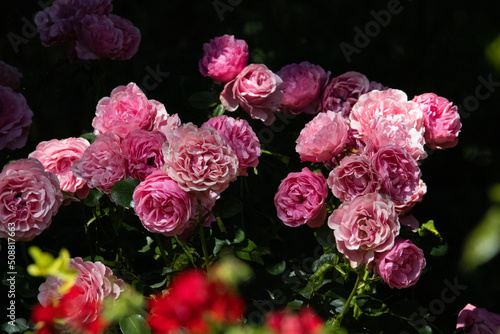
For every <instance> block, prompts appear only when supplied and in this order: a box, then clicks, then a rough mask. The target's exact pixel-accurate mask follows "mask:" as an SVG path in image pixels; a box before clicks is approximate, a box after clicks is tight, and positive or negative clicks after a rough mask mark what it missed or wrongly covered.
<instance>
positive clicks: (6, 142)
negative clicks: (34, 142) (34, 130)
mask: <svg viewBox="0 0 500 334" xmlns="http://www.w3.org/2000/svg"><path fill="white" fill-rule="evenodd" d="M32 118H33V112H32V111H31V109H30V107H29V106H28V104H27V103H26V99H25V98H24V96H23V95H21V94H19V93H16V92H14V91H13V90H12V88H10V87H4V86H0V150H3V149H4V148H8V149H11V150H14V149H18V148H21V147H23V146H24V145H26V141H27V140H28V132H29V128H30V125H31V120H32Z"/></svg>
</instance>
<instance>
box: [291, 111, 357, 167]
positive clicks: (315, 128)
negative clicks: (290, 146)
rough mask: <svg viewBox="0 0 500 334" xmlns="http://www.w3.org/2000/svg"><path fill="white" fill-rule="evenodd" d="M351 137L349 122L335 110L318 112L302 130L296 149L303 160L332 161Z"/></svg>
mask: <svg viewBox="0 0 500 334" xmlns="http://www.w3.org/2000/svg"><path fill="white" fill-rule="evenodd" d="M348 139H349V124H347V122H346V120H345V119H344V117H342V115H340V114H339V113H336V112H333V111H327V112H324V113H319V114H317V115H316V116H315V117H314V118H313V119H312V120H311V121H310V122H309V123H307V124H306V125H305V127H304V128H303V129H302V130H301V131H300V135H299V137H298V138H297V140H296V143H297V146H296V147H295V150H296V151H297V153H298V154H299V155H300V159H301V160H302V161H312V162H323V161H330V160H332V158H334V157H335V156H337V155H338V154H340V153H341V152H342V150H343V149H344V146H345V145H346V144H347V141H348Z"/></svg>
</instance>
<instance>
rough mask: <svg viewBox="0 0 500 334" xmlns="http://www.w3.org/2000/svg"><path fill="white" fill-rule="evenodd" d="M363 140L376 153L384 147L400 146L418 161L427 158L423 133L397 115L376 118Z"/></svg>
mask: <svg viewBox="0 0 500 334" xmlns="http://www.w3.org/2000/svg"><path fill="white" fill-rule="evenodd" d="M363 140H365V141H366V142H370V143H371V148H372V149H373V150H375V151H376V150H378V149H379V148H381V147H383V146H399V147H401V148H404V149H405V150H406V151H407V152H408V153H409V154H410V155H411V156H412V158H413V159H415V160H417V161H418V160H421V159H425V158H426V157H427V153H426V152H425V150H424V144H425V140H424V136H422V133H421V132H420V131H417V129H415V128H414V127H412V126H410V125H409V124H407V123H404V122H402V121H401V118H400V117H398V116H397V115H385V116H379V117H375V118H374V119H373V120H372V122H371V126H370V128H369V129H368V132H367V133H365V135H364V136H363Z"/></svg>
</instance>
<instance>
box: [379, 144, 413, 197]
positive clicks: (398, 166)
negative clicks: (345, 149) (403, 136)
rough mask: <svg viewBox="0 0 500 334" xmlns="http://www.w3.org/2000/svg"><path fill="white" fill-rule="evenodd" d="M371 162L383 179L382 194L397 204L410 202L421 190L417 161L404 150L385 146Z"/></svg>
mask: <svg viewBox="0 0 500 334" xmlns="http://www.w3.org/2000/svg"><path fill="white" fill-rule="evenodd" d="M371 161H372V165H373V166H374V168H375V169H376V170H377V171H378V173H379V175H380V176H381V177H382V180H383V185H382V192H383V193H385V194H387V195H389V196H390V197H391V198H392V200H393V201H394V202H395V203H397V204H404V203H408V202H410V201H411V199H412V196H413V194H415V192H417V190H418V189H419V182H420V176H421V174H422V173H421V171H420V168H419V167H418V164H417V162H416V161H415V159H413V158H412V157H411V156H410V155H409V154H408V152H406V150H405V149H404V148H401V147H398V146H384V147H381V148H380V149H379V150H378V151H377V152H376V153H375V154H374V155H373V156H372V157H371Z"/></svg>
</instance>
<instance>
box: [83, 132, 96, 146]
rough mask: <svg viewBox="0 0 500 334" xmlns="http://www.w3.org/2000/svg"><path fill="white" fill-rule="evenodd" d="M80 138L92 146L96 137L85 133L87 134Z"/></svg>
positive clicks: (90, 133)
mask: <svg viewBox="0 0 500 334" xmlns="http://www.w3.org/2000/svg"><path fill="white" fill-rule="evenodd" d="M80 137H81V138H83V139H87V140H88V141H89V143H91V144H92V143H93V142H94V141H95V138H96V135H95V134H94V133H92V132H87V133H84V134H82V135H81V136H80Z"/></svg>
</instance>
